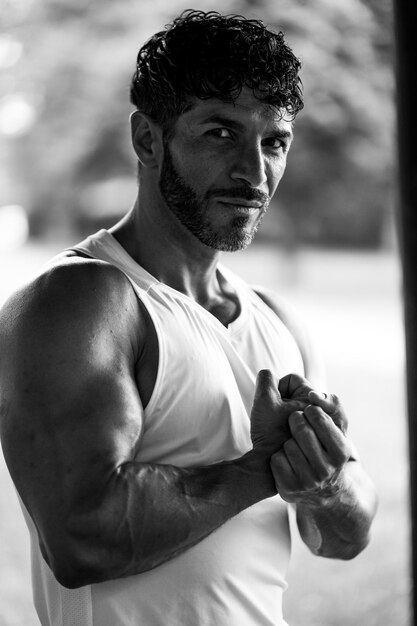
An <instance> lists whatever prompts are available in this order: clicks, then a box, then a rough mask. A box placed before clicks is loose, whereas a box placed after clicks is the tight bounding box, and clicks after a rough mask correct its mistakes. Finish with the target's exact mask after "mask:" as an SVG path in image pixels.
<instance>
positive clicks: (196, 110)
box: [178, 89, 292, 132]
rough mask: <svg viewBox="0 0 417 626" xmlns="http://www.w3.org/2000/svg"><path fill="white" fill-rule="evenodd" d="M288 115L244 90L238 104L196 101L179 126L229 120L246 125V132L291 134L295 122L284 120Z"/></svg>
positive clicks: (181, 118) (211, 99) (217, 100)
mask: <svg viewBox="0 0 417 626" xmlns="http://www.w3.org/2000/svg"><path fill="white" fill-rule="evenodd" d="M285 113H286V111H285V110H282V109H278V108H277V107H273V106H271V105H269V104H265V103H264V102H261V101H260V100H258V99H257V98H255V96H254V95H253V93H252V92H251V91H250V90H249V89H243V90H242V93H241V94H240V95H239V97H238V98H237V99H236V100H235V102H224V101H223V100H219V99H217V98H209V99H207V100H199V99H198V98H194V99H193V100H192V101H191V106H190V108H189V109H188V110H187V111H186V112H185V113H183V114H182V115H180V116H179V118H178V122H180V123H183V124H185V125H186V126H193V125H202V124H206V123H207V124H208V123H216V121H220V120H222V119H223V120H225V121H226V120H228V119H230V121H235V122H238V123H242V124H244V125H245V127H246V128H247V129H249V128H251V127H252V128H259V129H267V130H274V129H279V130H285V131H288V132H291V129H292V122H291V121H289V120H288V119H285Z"/></svg>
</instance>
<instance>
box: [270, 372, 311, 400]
mask: <svg viewBox="0 0 417 626" xmlns="http://www.w3.org/2000/svg"><path fill="white" fill-rule="evenodd" d="M278 388H279V392H280V394H281V396H282V397H283V398H293V397H294V396H296V397H297V398H298V397H299V398H301V397H303V398H305V399H307V397H308V393H309V391H312V389H313V388H312V386H311V385H310V383H309V382H308V380H307V379H306V378H303V377H302V376H300V375H299V374H287V375H286V376H284V377H283V378H281V379H280V381H279V385H278Z"/></svg>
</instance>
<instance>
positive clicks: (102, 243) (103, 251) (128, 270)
mask: <svg viewBox="0 0 417 626" xmlns="http://www.w3.org/2000/svg"><path fill="white" fill-rule="evenodd" d="M67 250H71V251H74V252H81V253H82V254H85V255H87V256H89V257H91V258H94V259H100V260H101V261H105V262H107V263H111V265H114V266H115V267H117V268H118V269H119V270H120V271H121V272H123V273H124V274H125V275H126V276H127V278H128V279H129V280H130V282H131V283H132V284H134V285H135V286H137V287H139V288H140V289H142V290H143V291H146V292H147V291H149V289H150V288H151V287H152V286H154V285H159V284H160V283H159V281H158V279H157V278H155V277H154V276H152V274H149V272H147V271H146V270H145V269H144V268H143V267H141V266H140V265H139V264H138V263H136V262H135V261H134V260H133V259H132V257H131V256H130V255H129V254H128V253H127V252H126V250H125V249H124V248H123V246H121V245H120V243H119V242H118V241H117V239H115V237H113V235H111V234H110V233H109V232H108V231H107V230H105V229H101V230H99V231H98V232H97V233H95V234H94V235H90V236H89V237H87V238H86V239H84V240H83V241H81V242H80V243H78V244H76V245H75V246H70V247H69V248H67Z"/></svg>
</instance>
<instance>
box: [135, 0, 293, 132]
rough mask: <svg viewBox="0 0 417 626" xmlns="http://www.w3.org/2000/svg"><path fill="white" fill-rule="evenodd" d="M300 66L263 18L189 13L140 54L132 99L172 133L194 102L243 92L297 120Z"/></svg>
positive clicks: (227, 98)
mask: <svg viewBox="0 0 417 626" xmlns="http://www.w3.org/2000/svg"><path fill="white" fill-rule="evenodd" d="M300 67H301V63H300V61H299V59H297V58H296V57H295V56H294V54H293V52H292V50H291V49H290V48H289V47H288V46H287V45H286V43H285V42H284V35H283V33H281V32H279V33H275V32H272V31H270V30H268V29H267V28H266V26H265V25H264V24H263V22H261V21H260V20H250V19H246V18H245V17H243V16H241V15H221V14H220V13H218V12H217V11H210V12H208V13H206V12H204V11H194V10H192V9H189V10H187V11H184V12H183V13H182V14H181V15H180V16H179V17H177V18H176V19H175V20H174V21H173V22H172V24H169V25H167V26H166V27H165V30H162V31H160V32H158V33H156V34H155V35H154V36H153V37H151V39H149V41H147V42H146V43H145V44H144V46H143V47H142V48H141V49H140V50H139V54H138V57H137V65H136V71H135V73H134V75H133V77H132V82H131V87H130V100H131V102H132V104H134V105H135V106H136V107H137V109H138V110H139V111H141V112H143V113H145V114H147V115H149V117H150V118H151V119H153V120H154V121H155V122H157V123H159V124H161V125H162V127H164V128H169V126H170V125H171V124H172V122H173V121H175V119H176V118H177V117H178V116H179V115H181V114H182V113H184V112H185V111H186V110H188V109H189V108H190V104H191V99H192V98H195V97H197V98H199V99H201V100H205V99H208V98H219V99H220V100H223V101H226V102H234V101H235V100H236V99H237V98H238V97H239V94H240V93H241V91H242V88H243V87H248V88H250V89H252V91H253V93H254V95H255V96H256V97H257V98H258V99H259V100H260V101H262V102H265V103H266V104H269V105H272V106H274V107H276V108H277V109H280V110H284V111H285V112H286V115H287V116H288V117H289V119H294V118H295V116H296V115H297V113H298V112H299V111H300V110H301V109H302V108H303V95H302V83H301V79H300V77H299V75H298V72H299V70H300Z"/></svg>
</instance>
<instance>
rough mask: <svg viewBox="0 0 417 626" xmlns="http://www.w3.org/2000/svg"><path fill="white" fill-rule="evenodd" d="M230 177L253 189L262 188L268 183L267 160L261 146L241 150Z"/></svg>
mask: <svg viewBox="0 0 417 626" xmlns="http://www.w3.org/2000/svg"><path fill="white" fill-rule="evenodd" d="M230 177H231V178H232V179H233V180H236V181H243V182H245V183H247V184H249V185H250V186H251V187H257V188H258V189H259V188H260V187H262V186H263V185H264V184H265V183H266V181H267V176H266V171H265V160H264V155H263V154H262V148H261V147H260V146H248V147H246V148H241V149H240V150H239V151H238V153H237V155H236V157H235V162H234V164H233V167H232V169H231V173H230Z"/></svg>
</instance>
